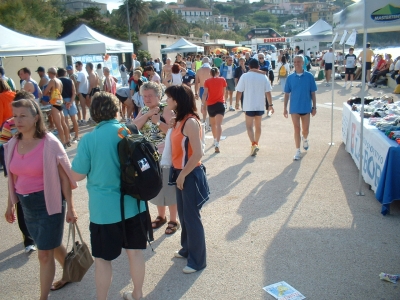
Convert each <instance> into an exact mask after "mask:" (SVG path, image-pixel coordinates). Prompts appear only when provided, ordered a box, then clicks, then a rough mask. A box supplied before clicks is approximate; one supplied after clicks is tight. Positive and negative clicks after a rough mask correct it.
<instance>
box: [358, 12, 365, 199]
mask: <svg viewBox="0 0 400 300" xmlns="http://www.w3.org/2000/svg"><path fill="white" fill-rule="evenodd" d="M364 12H365V6H364ZM365 18H366V16H365V13H364V33H363V43H364V45H363V57H362V67H361V68H362V73H361V74H362V76H361V80H362V85H361V95H360V96H361V112H360V118H361V124H360V126H361V129H360V167H359V168H360V170H359V172H358V192H357V193H356V195H357V196H364V195H365V194H364V192H363V191H362V182H363V178H362V170H363V143H364V95H365V80H366V78H367V68H366V60H367V47H366V46H367V28H366V27H365Z"/></svg>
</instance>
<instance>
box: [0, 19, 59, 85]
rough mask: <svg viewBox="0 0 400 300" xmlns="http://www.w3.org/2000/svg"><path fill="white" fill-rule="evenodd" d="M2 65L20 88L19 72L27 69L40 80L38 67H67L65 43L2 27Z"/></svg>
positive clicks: (0, 31)
mask: <svg viewBox="0 0 400 300" xmlns="http://www.w3.org/2000/svg"><path fill="white" fill-rule="evenodd" d="M0 36H1V37H3V38H2V39H1V43H0V58H1V64H2V65H3V67H4V69H5V70H6V76H8V77H11V78H12V79H13V80H14V81H15V83H16V85H17V88H19V84H18V83H19V77H18V76H17V71H18V70H19V69H21V68H24V67H27V68H29V69H30V70H31V72H32V77H33V78H34V79H36V80H39V77H38V76H37V75H35V74H36V73H35V72H34V71H35V70H36V69H37V67H38V66H43V67H45V68H49V67H53V66H57V67H65V64H66V59H65V54H66V50H65V43H64V42H63V41H54V40H46V39H41V38H36V37H33V36H29V35H25V34H21V33H19V32H16V31H13V30H11V29H8V28H7V27H4V26H2V25H0Z"/></svg>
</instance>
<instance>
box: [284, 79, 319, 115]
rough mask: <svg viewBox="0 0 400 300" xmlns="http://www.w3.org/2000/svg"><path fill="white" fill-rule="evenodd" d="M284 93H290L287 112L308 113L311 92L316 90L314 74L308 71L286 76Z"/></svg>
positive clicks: (309, 111) (310, 103)
mask: <svg viewBox="0 0 400 300" xmlns="http://www.w3.org/2000/svg"><path fill="white" fill-rule="evenodd" d="M284 91H285V93H290V102H289V114H309V113H311V107H312V96H311V94H312V93H313V92H316V91H317V85H316V83H315V79H314V75H312V74H311V73H310V72H303V73H301V74H297V73H296V72H294V73H292V74H290V75H289V76H288V77H287V78H286V84H285V89H284Z"/></svg>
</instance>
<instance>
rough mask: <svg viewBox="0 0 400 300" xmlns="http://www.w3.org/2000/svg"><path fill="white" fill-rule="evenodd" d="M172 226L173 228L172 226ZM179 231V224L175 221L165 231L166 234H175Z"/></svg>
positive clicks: (169, 223)
mask: <svg viewBox="0 0 400 300" xmlns="http://www.w3.org/2000/svg"><path fill="white" fill-rule="evenodd" d="M170 225H172V226H170ZM178 229H179V223H178V222H174V221H169V222H168V226H167V228H166V229H165V234H174V233H175V232H176V231H177V230H178Z"/></svg>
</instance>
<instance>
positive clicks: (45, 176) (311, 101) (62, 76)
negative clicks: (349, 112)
mask: <svg viewBox="0 0 400 300" xmlns="http://www.w3.org/2000/svg"><path fill="white" fill-rule="evenodd" d="M290 54H292V53H290V51H283V50H282V51H278V53H277V55H276V61H275V62H274V63H272V60H271V59H270V57H269V54H268V53H263V52H259V53H255V54H254V55H251V54H250V53H248V52H247V53H242V54H239V55H220V56H201V55H199V54H198V55H195V56H193V57H186V58H185V57H183V56H182V55H180V54H178V55H177V56H176V58H175V61H174V62H173V60H172V59H171V58H167V59H166V61H165V64H162V62H161V60H160V59H156V60H154V61H153V60H149V61H147V60H146V61H144V62H142V63H139V64H137V63H136V61H134V64H133V66H132V68H131V70H130V71H128V68H126V67H125V65H124V64H121V65H120V73H122V72H125V73H126V77H125V75H124V77H122V74H121V79H122V82H121V84H118V86H117V83H118V82H117V81H118V80H117V79H116V78H114V77H113V76H112V74H111V72H110V70H109V69H108V68H107V67H102V66H101V65H100V66H97V69H96V70H94V66H93V64H91V63H87V64H86V66H85V68H86V71H87V74H86V73H84V72H82V70H83V68H84V65H83V63H82V62H80V61H77V62H76V63H75V64H74V66H72V65H70V66H68V67H67V68H66V69H63V68H59V69H57V68H55V67H50V68H48V69H47V74H46V72H45V68H43V67H39V68H38V69H37V73H38V75H39V77H40V81H39V83H37V82H36V81H34V80H33V79H32V78H31V71H30V70H29V69H28V68H22V69H21V70H20V71H19V72H18V74H19V76H20V78H21V81H20V87H19V88H18V87H17V85H16V84H15V83H14V82H13V81H12V80H11V79H10V78H9V77H6V72H5V70H4V68H0V74H1V78H0V102H1V111H0V112H1V114H0V122H1V124H2V131H1V135H0V144H1V145H2V146H1V147H0V150H1V152H0V153H1V155H0V157H1V158H2V161H1V164H2V165H3V166H4V172H5V175H6V176H8V185H9V198H8V206H7V211H6V213H5V217H6V220H7V221H8V222H10V223H13V222H15V221H17V220H18V224H19V227H20V230H21V232H22V233H23V242H24V246H25V251H26V252H27V253H30V252H32V251H36V250H37V251H38V253H39V255H38V259H39V265H40V291H41V296H40V299H47V298H48V293H49V290H50V289H51V290H57V289H60V288H62V287H64V286H65V285H66V284H68V282H65V281H62V280H57V281H54V274H55V261H58V262H59V264H60V266H61V267H62V266H63V264H64V259H65V256H66V254H67V253H66V249H65V247H64V246H63V245H62V234H63V228H64V227H63V224H64V220H66V221H67V222H72V223H74V222H76V221H77V220H78V213H79V212H76V211H75V208H74V200H73V193H72V190H73V189H75V188H76V187H77V182H78V181H82V180H84V179H86V180H87V185H86V188H87V190H88V195H89V199H88V202H89V214H90V226H89V229H90V244H91V251H92V255H93V256H94V258H95V283H96V293H97V299H107V295H108V291H109V289H110V286H111V283H112V261H113V260H115V259H116V258H117V257H119V256H120V254H121V252H122V249H125V250H126V253H127V256H128V263H129V266H130V271H131V272H130V273H131V277H132V281H133V287H134V289H133V291H127V292H125V293H124V295H123V297H124V299H140V298H141V297H142V296H143V292H142V287H143V282H144V276H145V260H144V257H143V252H142V250H143V249H146V244H147V233H148V232H150V231H151V230H153V229H157V228H161V227H163V226H165V227H164V229H163V232H164V233H165V234H166V235H172V234H175V233H176V232H177V231H178V229H180V228H181V240H180V248H179V250H177V251H176V252H175V253H173V254H172V255H173V256H174V257H176V258H181V259H186V261H187V263H186V266H185V267H184V268H183V270H182V271H183V273H185V274H190V273H194V272H197V271H199V270H202V269H204V268H205V267H206V266H207V259H206V257H207V255H206V236H205V232H204V228H203V224H202V221H201V214H200V212H201V207H202V205H203V204H204V203H205V202H206V201H207V200H208V198H209V193H210V191H209V188H208V183H207V179H206V168H205V166H204V165H203V164H202V162H201V158H202V156H203V154H204V135H205V131H207V130H210V131H211V133H212V136H213V138H214V141H213V144H214V152H215V153H216V154H218V153H220V152H221V151H223V149H221V143H220V142H221V137H222V132H223V128H222V127H223V120H224V115H225V114H226V113H229V112H235V111H236V112H243V115H244V119H243V126H245V127H246V130H247V135H248V138H249V150H250V155H251V156H253V157H256V156H257V153H258V152H259V151H260V146H259V142H260V137H261V128H262V120H263V118H262V117H263V116H264V115H265V114H266V113H267V116H271V115H272V114H273V113H274V112H275V110H274V103H273V101H272V96H271V92H272V89H273V86H274V81H275V79H277V81H278V82H279V84H280V85H281V88H282V92H283V94H284V96H283V100H284V102H283V106H284V109H283V116H284V117H285V118H289V115H290V118H291V121H292V125H293V137H294V156H293V160H300V159H301V157H302V149H304V150H306V151H307V150H308V149H309V148H310V139H309V132H310V120H311V117H314V116H316V114H317V107H316V91H317V85H316V82H315V79H314V76H313V75H312V74H311V73H310V72H308V69H309V64H310V61H311V59H310V57H309V55H307V53H306V54H304V51H303V50H302V49H295V54H294V57H292V56H291V55H290ZM369 56H371V57H373V55H370V54H368V55H367V58H368V57H369ZM321 57H322V59H323V61H324V68H325V69H326V71H327V73H326V74H327V76H326V78H327V81H328V76H329V75H328V74H329V71H331V70H332V69H333V67H334V64H335V62H336V61H337V58H336V57H335V55H334V53H333V51H331V49H330V50H328V52H326V53H325V54H324V55H322V56H321ZM361 57H362V54H360V55H359V56H358V57H356V56H355V55H354V49H353V48H350V50H349V54H347V55H346V56H345V57H344V60H345V61H346V63H345V66H346V77H345V84H347V81H348V80H350V84H352V82H353V76H354V70H351V69H352V68H353V66H354V65H355V63H356V62H357V61H358V60H359V59H361ZM398 60H399V59H397V61H398ZM382 61H384V62H382ZM388 62H390V64H395V62H391V57H390V56H389V55H387V56H386V58H384V57H380V56H378V57H377V58H376V64H377V66H376V70H377V71H373V72H372V76H371V77H370V78H368V80H370V82H376V80H379V77H382V76H384V75H385V74H386V73H384V72H385V71H386V69H385V68H384V67H383V65H385V66H386V65H387V64H388ZM368 63H369V62H368V59H367V64H365V69H367V70H368V69H369V67H370V65H368ZM291 64H293V67H292V66H291ZM347 69H349V70H347ZM389 69H390V68H389ZM394 69H396V67H394ZM397 70H398V69H397ZM17 89H18V90H19V91H16V90H17ZM234 98H235V99H234ZM60 99H61V100H62V101H61V105H60V104H59V103H58V102H57V100H60ZM196 101H199V102H198V104H199V107H201V108H200V112H198V111H197V103H196ZM71 123H72V130H71V129H70V124H71ZM87 125H95V127H94V128H93V130H91V131H90V132H88V133H86V134H85V135H84V136H82V137H81V136H80V128H79V127H81V126H87ZM128 125H130V126H134V127H136V128H137V130H138V131H139V132H140V133H141V134H142V135H143V136H145V137H146V138H147V140H148V141H150V142H151V143H152V144H153V145H154V146H155V147H156V148H157V150H158V152H159V153H160V154H161V155H163V153H164V151H165V150H164V149H165V146H166V144H169V145H170V147H171V153H172V158H171V161H172V163H171V165H170V166H168V167H166V168H163V169H162V178H163V187H162V189H161V192H160V193H159V194H158V195H157V196H156V197H155V198H154V199H152V200H150V201H151V203H153V204H154V205H156V209H157V213H156V214H157V216H156V218H154V219H152V220H150V221H151V222H150V224H151V225H149V226H151V227H152V228H149V226H147V225H146V224H145V223H144V222H143V218H146V215H147V213H148V212H147V208H146V205H145V202H144V201H140V204H139V205H137V202H136V201H132V200H133V199H132V197H131V196H128V195H125V196H124V198H123V199H124V200H123V201H124V207H125V213H124V214H125V220H123V219H122V217H121V209H120V198H121V191H120V165H119V159H118V152H117V144H118V143H119V141H120V140H121V137H120V135H119V134H120V132H121V128H122V130H123V132H125V131H126V132H127V128H128V127H127V126H128ZM53 127H54V128H56V129H57V132H56V133H57V135H58V137H56V136H55V135H54V134H52V133H51V132H52V130H53ZM170 129H171V132H170V135H168V134H167V133H168V131H169V130H170ZM70 130H71V131H73V134H71V133H70ZM104 137H107V138H104ZM72 143H77V144H78V145H77V151H76V155H75V157H74V159H73V161H72V163H70V161H69V158H68V156H67V153H66V149H68V148H69V147H70V146H71V144H72ZM105 157H107V158H108V159H104V158H105ZM167 208H168V210H167ZM123 225H124V227H125V237H126V238H127V240H126V243H125V242H124V234H123V232H124V230H123V229H122V228H123ZM143 228H144V230H143ZM144 231H145V232H144Z"/></svg>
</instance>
